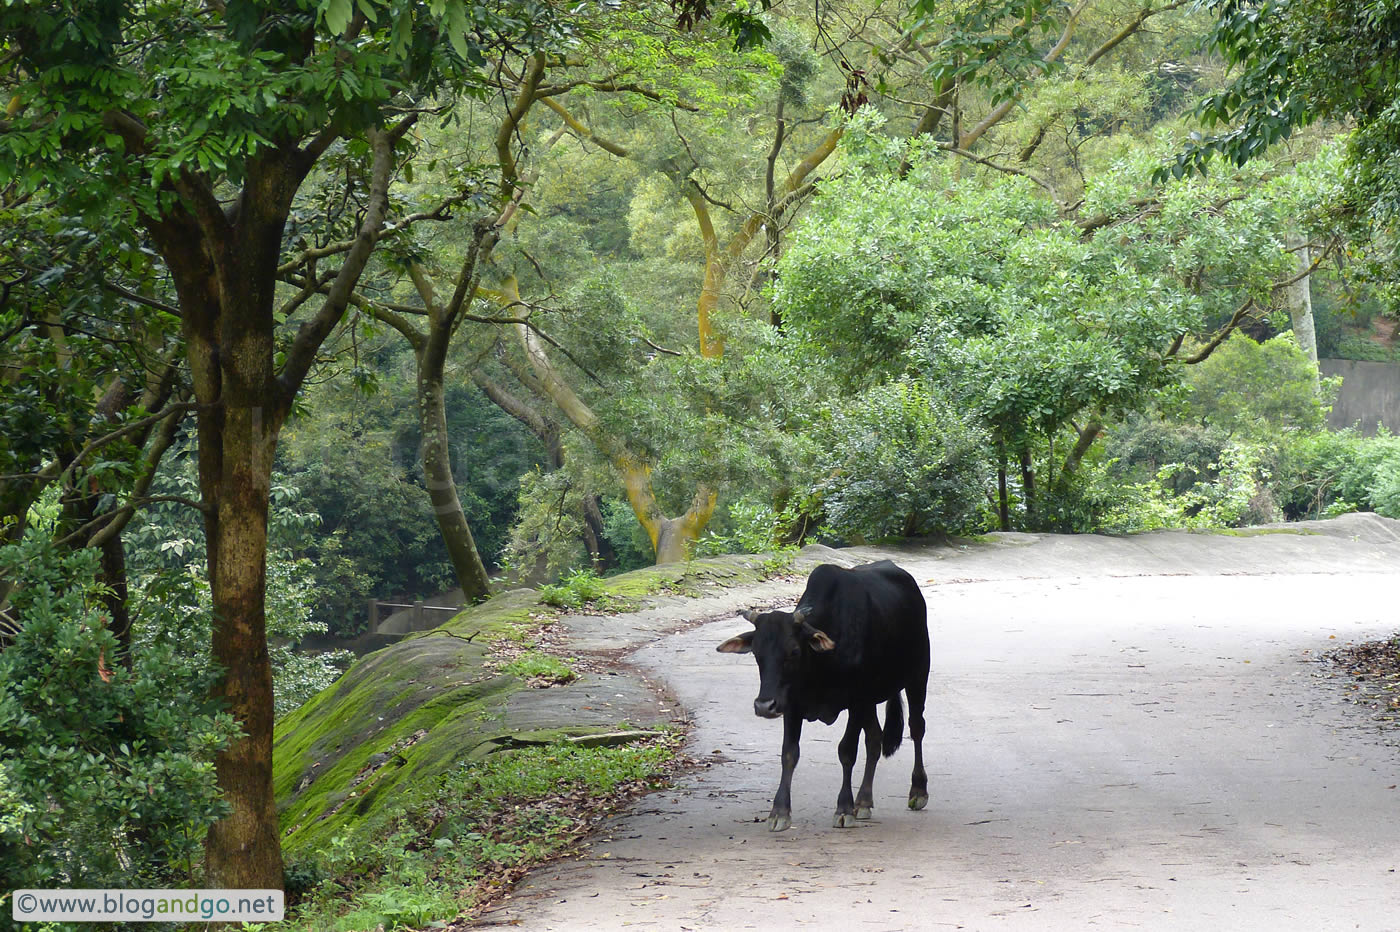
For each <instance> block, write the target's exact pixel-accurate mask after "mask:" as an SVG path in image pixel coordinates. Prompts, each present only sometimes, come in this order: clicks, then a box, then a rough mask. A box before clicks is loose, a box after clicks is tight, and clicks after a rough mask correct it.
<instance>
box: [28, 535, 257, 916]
mask: <svg viewBox="0 0 1400 932" xmlns="http://www.w3.org/2000/svg"><path fill="white" fill-rule="evenodd" d="M96 565H97V554H96V553H95V552H94V551H90V550H85V551H79V552H77V553H72V554H66V555H65V554H62V553H60V552H59V551H57V550H56V549H55V548H54V547H53V546H52V545H51V544H49V543H47V542H46V541H45V540H43V539H42V538H41V537H39V536H37V535H32V534H31V535H30V536H28V537H26V538H25V539H24V540H23V541H22V542H20V543H18V544H14V545H10V546H8V547H5V548H3V549H2V550H0V572H3V573H4V574H5V575H6V576H7V577H10V578H14V579H16V580H17V583H18V585H17V588H16V589H15V592H14V594H13V598H12V602H11V605H10V607H9V609H8V611H9V613H10V614H11V616H12V617H13V618H15V619H16V620H17V621H18V624H19V627H20V631H19V634H18V635H17V636H16V637H15V639H14V641H13V643H11V644H10V645H9V646H8V647H6V649H5V650H4V651H3V652H0V776H2V777H3V785H0V795H3V796H7V797H8V798H9V801H10V802H9V804H8V805H4V806H0V811H3V812H4V817H3V818H0V865H3V868H0V872H2V876H3V879H0V884H3V885H4V886H5V887H6V889H14V888H16V887H26V886H27V887H60V886H62V887H165V886H177V885H187V884H190V883H192V882H195V865H196V864H197V863H198V860H199V856H200V851H201V847H200V843H201V839H202V834H203V831H204V829H205V827H206V826H208V825H209V824H210V823H211V822H213V821H214V820H215V819H218V818H220V817H222V816H223V815H224V814H225V807H224V806H223V804H222V803H221V801H220V799H219V792H218V788H217V786H216V784H215V777H214V770H213V757H214V754H215V753H216V752H217V751H219V750H220V749H221V748H223V747H225V746H227V744H228V743H229V742H230V741H231V740H233V738H234V737H235V736H236V734H237V727H236V725H235V724H234V722H233V721H232V719H231V718H230V717H229V716H227V715H224V714H222V713H220V712H219V710H218V709H217V708H216V707H215V706H214V705H213V704H212V703H211V702H210V701H209V700H208V699H207V698H206V696H207V694H208V688H209V685H210V679H211V674H210V672H209V671H208V670H207V669H206V670H199V669H192V668H191V666H190V665H189V664H188V663H186V662H185V660H184V658H182V657H181V656H180V655H179V653H178V651H176V650H175V649H173V648H172V646H171V645H168V644H166V645H162V644H148V645H143V646H142V648H141V649H140V650H139V651H137V652H136V653H135V655H134V657H133V664H132V667H131V668H130V669H128V668H127V667H125V666H123V665H122V663H121V661H120V658H119V650H118V646H117V640H116V638H115V637H114V636H113V635H112V633H111V631H110V630H108V628H107V627H106V624H105V619H104V617H103V615H102V614H101V610H100V602H99V600H98V594H99V593H98V589H97V587H96V584H95V583H94V581H93V580H94V578H95V573H96Z"/></svg>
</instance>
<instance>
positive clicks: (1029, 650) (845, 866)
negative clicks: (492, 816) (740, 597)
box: [484, 516, 1400, 932]
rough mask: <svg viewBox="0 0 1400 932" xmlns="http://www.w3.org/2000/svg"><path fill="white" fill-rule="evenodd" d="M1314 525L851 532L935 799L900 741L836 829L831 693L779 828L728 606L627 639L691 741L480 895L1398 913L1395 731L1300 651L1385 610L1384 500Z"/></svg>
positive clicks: (872, 916) (558, 909) (498, 917)
mask: <svg viewBox="0 0 1400 932" xmlns="http://www.w3.org/2000/svg"><path fill="white" fill-rule="evenodd" d="M1317 527H1318V528H1321V533H1318V534H1316V535H1315V536H1298V535H1292V534H1289V535H1282V534H1280V535H1265V536H1262V537H1257V538H1248V539H1241V538H1233V537H1206V536H1201V535H1187V534H1179V533H1177V534H1158V535H1148V536H1145V537H1133V538H1128V539H1110V538H1063V537H1049V536H1046V537H1039V536H1033V535H1007V536H998V542H997V543H995V544H992V545H979V546H972V547H968V548H962V549H957V548H948V547H928V548H909V549H906V550H903V551H900V552H897V553H890V552H887V551H877V550H873V549H871V550H866V551H858V552H855V553H854V554H853V555H854V556H856V557H859V558H874V557H878V556H883V555H888V556H891V557H892V558H893V559H895V560H896V561H897V562H899V563H900V564H901V565H903V566H905V567H906V568H907V569H909V570H910V571H911V572H912V573H913V574H914V576H915V578H916V579H917V580H919V582H920V584H921V586H922V587H923V589H924V593H925V595H926V597H927V599H928V605H929V617H930V631H931V635H932V644H933V673H932V678H931V682H930V689H929V709H928V722H929V733H928V737H927V739H926V748H925V750H926V758H927V761H928V770H929V789H930V800H929V804H928V808H927V809H925V810H924V811H922V812H911V811H908V810H907V809H906V808H905V804H904V798H905V796H906V794H907V792H908V787H909V771H910V768H911V766H912V751H911V749H910V746H909V743H908V741H906V742H905V744H904V746H903V747H902V748H901V749H900V751H899V752H898V753H897V754H896V755H895V756H894V757H893V758H891V759H889V760H885V761H882V762H881V764H880V768H879V771H878V773H877V775H876V782H875V800H876V809H875V818H874V819H873V820H872V821H871V822H869V823H864V824H861V825H859V826H858V827H856V828H852V829H835V828H832V826H831V819H832V812H833V810H834V808H835V802H836V793H837V790H838V788H839V786H840V771H839V766H838V764H837V761H836V747H835V743H836V740H837V739H838V738H839V737H840V733H841V726H842V724H843V723H844V719H843V720H842V721H841V722H838V723H837V725H835V726H830V727H827V726H823V725H821V724H820V723H813V724H809V725H807V727H806V729H805V731H804V736H803V742H802V761H801V763H800V764H799V766H798V768H797V774H796V777H795V779H794V786H793V823H792V828H791V829H790V830H788V831H786V832H782V833H776V834H774V833H770V832H768V831H767V827H766V825H765V823H764V820H765V819H766V817H767V814H768V807H769V804H770V802H771V798H772V793H773V791H774V789H775V787H776V785H777V780H778V773H779V761H778V749H779V744H780V742H781V723H780V722H778V721H768V720H763V719H759V718H756V717H755V716H754V715H753V713H752V700H753V696H754V694H755V693H756V691H757V686H758V674H757V670H756V668H755V666H754V664H753V661H752V660H751V659H750V658H749V657H746V656H735V655H723V654H717V653H715V651H714V646H715V645H716V644H718V643H719V642H720V641H721V640H723V639H724V638H725V637H727V636H729V635H731V634H734V633H737V632H739V631H741V630H744V629H745V627H746V625H745V623H744V622H743V621H742V620H741V619H739V618H737V617H730V618H726V619H722V620H715V621H710V622H707V623H704V624H699V625H696V626H692V627H690V628H689V629H688V630H684V631H681V632H680V633H677V634H674V635H671V636H669V637H665V638H663V639H660V640H657V641H655V642H654V643H652V644H650V645H648V646H646V647H644V648H643V649H641V650H639V651H638V652H637V653H636V654H635V655H634V657H633V660H634V661H635V662H636V663H638V664H640V665H642V666H643V667H644V668H645V669H646V670H647V672H648V673H649V674H650V675H652V676H654V677H656V678H659V679H662V680H664V681H665V682H666V683H667V684H668V685H669V687H670V688H671V690H672V691H673V692H674V694H675V696H676V697H677V698H678V699H679V700H680V702H681V703H682V704H683V705H684V706H685V707H686V708H687V709H688V710H689V711H690V713H691V714H692V715H693V717H694V732H693V733H694V743H693V745H692V752H693V753H694V754H695V755H696V756H697V757H701V758H704V759H705V760H707V761H708V766H706V767H704V768H702V769H700V770H699V771H697V772H696V773H694V774H692V775H690V776H688V777H686V778H684V779H683V780H682V781H681V783H680V784H679V785H678V786H677V787H676V788H675V789H674V790H673V791H671V792H667V793H663V794H657V795H653V796H650V797H648V798H646V799H644V800H642V801H641V802H639V803H638V805H637V806H636V807H635V809H634V810H633V811H631V812H630V813H628V814H626V815H625V816H623V817H620V818H618V819H616V820H614V821H613V822H611V823H610V824H609V825H608V826H607V827H606V829H605V831H604V832H602V833H600V834H599V835H598V836H596V837H595V838H594V839H593V840H592V843H591V845H590V846H589V847H588V848H587V849H586V852H585V854H584V855H583V856H582V857H581V858H579V859H577V860H571V861H565V862H559V863H557V864H555V865H552V866H550V867H547V868H545V869H543V870H542V871H540V872H538V873H536V874H535V875H534V876H532V878H531V879H530V880H528V881H527V882H526V883H524V884H523V885H522V886H521V887H520V888H519V889H518V890H517V892H516V893H515V895H514V896H513V897H512V898H511V899H510V900H509V901H507V903H506V904H504V905H503V906H502V907H501V908H499V909H497V910H496V911H494V912H493V913H491V914H490V915H489V916H488V917H486V918H485V920H484V923H485V924H504V923H508V924H511V925H513V926H516V927H519V928H525V929H539V930H545V929H624V928H637V929H663V930H683V929H697V930H699V929H724V930H731V929H802V928H810V929H839V930H850V932H855V930H872V932H873V930H902V929H1016V930H1020V929H1025V930H1032V929H1033V930H1060V929H1063V930H1077V929H1148V930H1153V929H1172V930H1176V929H1184V930H1250V929H1260V930H1270V932H1280V930H1309V932H1312V930H1333V929H1337V930H1341V929H1362V930H1369V932H1379V930H1400V873H1397V872H1400V789H1397V786H1398V785H1400V751H1397V748H1396V745H1395V740H1396V734H1395V733H1391V734H1389V735H1387V734H1386V733H1385V732H1382V731H1380V730H1379V729H1378V727H1377V726H1376V725H1375V724H1374V723H1373V722H1372V721H1371V719H1370V718H1369V716H1368V715H1367V713H1366V712H1365V711H1364V710H1360V709H1357V708H1356V707H1354V706H1350V705H1348V704H1347V703H1346V702H1344V701H1343V699H1342V690H1341V689H1340V687H1339V686H1338V685H1336V684H1335V683H1328V682H1325V681H1323V680H1321V679H1320V678H1319V677H1320V676H1321V675H1322V674H1323V673H1324V672H1328V668H1326V667H1324V665H1321V664H1319V663H1317V662H1316V660H1315V658H1316V657H1317V655H1318V654H1319V653H1321V652H1324V651H1327V650H1329V649H1331V648H1334V647H1336V646H1338V645H1340V644H1344V643H1346V642H1348V641H1363V640H1369V639H1374V638H1379V637H1384V636H1387V635H1390V634H1392V633H1394V632H1395V631H1396V630H1397V629H1400V535H1397V534H1396V531H1395V528H1396V527H1400V524H1397V523H1395V522H1385V521H1384V520H1383V519H1377V518H1374V517H1369V516H1367V517H1355V518H1352V519H1347V520H1345V521H1341V522H1328V523H1325V524H1321V525H1318V526H1317ZM843 553H846V554H848V555H851V554H852V552H850V551H845V552H843ZM797 588H800V584H799V586H798V587H797ZM795 595H796V590H794V594H793V596H794V599H795Z"/></svg>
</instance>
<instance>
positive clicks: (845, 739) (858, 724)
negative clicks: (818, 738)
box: [831, 706, 875, 828]
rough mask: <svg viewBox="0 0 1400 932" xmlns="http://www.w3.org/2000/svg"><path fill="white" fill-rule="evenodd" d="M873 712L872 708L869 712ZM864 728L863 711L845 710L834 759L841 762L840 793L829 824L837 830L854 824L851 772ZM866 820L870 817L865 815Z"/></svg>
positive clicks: (855, 708) (854, 708)
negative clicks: (843, 732)
mask: <svg viewBox="0 0 1400 932" xmlns="http://www.w3.org/2000/svg"><path fill="white" fill-rule="evenodd" d="M874 711H875V710H874V709H873V708H872V709H871V712H872V713H873V712H874ZM864 726H865V710H864V709H862V708H860V707H858V706H857V707H852V708H850V709H847V710H846V733H845V734H844V735H842V736H841V742H840V743H839V744H837V745H836V758H837V760H839V761H841V792H840V794H838V795H837V797H836V816H835V818H833V819H832V820H831V824H832V825H834V826H835V827H837V828H850V827H851V826H852V825H855V824H856V802H855V799H854V797H852V796H851V771H852V769H854V768H855V765H856V746H857V745H858V744H859V743H860V731H861V729H862V728H863V727H864ZM862 789H864V787H862ZM867 811H868V810H867ZM866 818H870V816H869V815H868V814H867V815H866Z"/></svg>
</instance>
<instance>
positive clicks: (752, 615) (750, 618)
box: [744, 609, 758, 625]
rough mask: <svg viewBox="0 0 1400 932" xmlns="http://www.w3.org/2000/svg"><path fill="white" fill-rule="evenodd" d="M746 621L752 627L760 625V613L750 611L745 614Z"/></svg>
mask: <svg viewBox="0 0 1400 932" xmlns="http://www.w3.org/2000/svg"><path fill="white" fill-rule="evenodd" d="M744 620H745V621H747V622H748V623H749V624H751V625H756V624H758V612H756V611H754V610H753V609H749V610H748V611H747V612H744Z"/></svg>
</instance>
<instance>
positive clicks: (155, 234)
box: [0, 0, 555, 888]
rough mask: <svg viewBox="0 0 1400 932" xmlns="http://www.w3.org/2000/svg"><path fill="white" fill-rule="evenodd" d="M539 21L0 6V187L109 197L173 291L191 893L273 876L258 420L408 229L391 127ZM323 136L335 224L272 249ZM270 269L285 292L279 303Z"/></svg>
mask: <svg viewBox="0 0 1400 932" xmlns="http://www.w3.org/2000/svg"><path fill="white" fill-rule="evenodd" d="M554 19H555V18H554V16H553V11H552V10H551V8H549V7H548V6H545V5H543V4H535V3H530V2H526V3H523V4H521V5H519V6H513V5H502V6H499V7H494V8H490V9H488V8H486V7H483V6H480V5H473V4H468V3H466V2H464V0H435V2H433V3H430V4H429V3H389V2H382V0H360V2H359V3H357V4H353V5H352V3H350V2H349V0H319V2H310V0H304V2H301V3H298V4H295V5H293V6H291V7H288V6H287V5H286V4H279V3H271V2H267V0H230V2H227V3H223V2H221V3H211V4H208V5H206V6H194V5H190V4H187V3H183V2H179V0H167V2H158V3H153V4H140V5H137V4H127V3H121V2H114V3H102V4H88V3H58V4H55V3H48V2H44V0H28V2H21V3H14V4H10V5H9V6H6V7H5V8H4V9H3V10H0V43H3V45H4V46H5V47H6V48H7V49H8V50H9V51H8V54H7V55H6V57H5V58H4V63H3V65H0V67H3V69H4V71H3V80H4V83H5V89H6V90H7V91H9V95H8V96H9V98H10V103H9V106H8V107H7V113H6V119H5V120H4V124H3V127H0V128H3V130H4V132H3V135H0V139H3V141H0V185H3V186H6V187H12V188H13V189H14V190H16V191H19V192H21V193H23V192H30V191H45V192H58V193H64V192H74V193H86V194H88V195H92V194H94V193H96V194H97V195H98V196H102V197H107V198H111V199H113V200H115V201H116V202H118V203H120V204H122V205H124V206H125V209H126V211H127V213H128V216H129V217H130V218H131V222H132V224H133V225H134V226H139V227H140V228H141V229H142V230H143V231H144V234H145V235H146V236H148V237H149V238H150V242H151V243H152V244H153V245H154V247H155V250H156V251H157V252H158V253H159V254H160V256H161V258H162V259H163V261H164V264H165V266H166V268H167V270H168V273H169V275H170V277H171V280H172V282H173V286H174V291H175V293H176V295H177V296H178V314H179V317H180V324H181V335H182V338H183V341H184V358H185V363H186V365H187V367H188V371H189V375H190V378H191V381H192V383H193V391H194V400H195V401H196V402H197V403H198V406H199V408H198V414H197V418H198V441H199V484H200V493H201V507H202V510H203V513H204V521H205V528H206V542H207V559H208V564H209V578H210V583H211V587H212V592H213V608H214V614H215V623H214V628H213V633H212V651H211V654H212V659H213V661H214V662H215V663H216V664H217V665H219V667H220V668H221V670H222V673H221V675H220V678H219V680H218V681H217V685H216V687H215V692H216V695H217V696H218V697H219V698H221V699H223V700H224V701H225V702H226V703H227V705H228V708H229V711H230V712H232V713H233V715H234V716H235V718H236V719H237V721H238V723H239V725H240V727H241V728H242V730H243V736H242V738H240V739H239V740H238V741H236V742H234V743H233V744H232V745H231V746H230V747H229V748H228V749H226V750H225V751H223V752H221V753H220V754H219V756H218V758H217V760H216V770H217V774H218V779H219V785H220V787H221V788H222V790H223V792H224V794H225V798H226V799H227V800H228V802H229V803H230V804H231V812H230V814H229V815H228V816H227V817H226V818H224V819H223V820H221V821H219V822H217V823H216V824H215V825H214V826H213V827H212V828H211V830H210V831H209V834H208V837H207V840H206V844H205V851H206V865H205V867H206V882H207V883H208V884H209V885H211V886H219V887H230V888H250V887H253V888H256V887H280V886H281V884H282V869H281V868H282V865H281V854H280V845H279V842H278V838H279V833H278V826H277V814H276V809H275V805H274V800H273V795H272V721H273V704H272V684H271V668H270V665H269V657H268V647H267V638H266V616H265V604H264V595H265V585H266V553H267V514H268V496H269V486H270V475H271V469H272V459H273V452H274V449H275V446H276V443H277V437H278V433H279V431H280V429H281V427H282V425H283V423H284V422H285V420H286V418H287V415H288V413H289V412H290V409H291V406H292V403H293V400H294V399H295V397H296V394H297V391H298V389H299V387H300V386H301V384H302V382H303V381H304V380H305V378H306V376H307V374H308V372H309V371H310V370H311V368H312V366H313V365H314V364H315V362H316V359H317V353H318V351H319V349H320V347H321V345H322V344H323V342H324V341H325V340H326V339H327V337H328V336H329V335H330V334H331V332H332V331H333V330H334V328H335V327H336V325H337V324H338V323H339V322H340V320H341V318H342V316H343V315H344V312H345V309H346V306H347V304H348V302H349V300H350V296H351V294H352V292H353V289H354V287H355V285H356V284H357V282H358V281H359V279H360V277H361V275H362V274H363V272H364V269H365V267H366V265H367V263H368V261H369V259H370V257H371V255H372V254H373V252H374V250H375V248H376V246H377V245H378V244H379V243H380V242H381V241H382V240H384V239H385V238H386V237H389V236H392V235H393V234H394V233H395V232H398V231H400V230H402V229H404V228H405V227H406V226H408V225H409V224H410V223H412V222H413V219H414V218H413V216H412V215H407V216H402V217H398V218H394V217H392V216H391V212H392V205H391V199H390V194H389V192H390V186H391V184H392V182H393V180H394V177H395V171H396V168H397V166H398V160H399V158H400V153H401V152H402V146H403V145H404V141H405V138H406V137H407V135H408V134H409V132H410V131H411V130H412V128H413V126H414V124H415V123H416V122H417V121H418V119H419V118H420V117H421V115H422V114H424V113H425V112H429V111H437V110H440V109H441V108H442V107H443V106H444V105H447V106H450V103H451V101H452V100H453V99H454V97H456V96H458V95H460V94H462V93H466V92H470V91H472V90H473V89H475V88H477V87H479V86H480V75H479V73H478V71H477V67H478V66H479V65H481V64H482V63H483V62H484V61H485V60H486V52H487V51H488V50H490V49H492V48H495V47H499V46H502V45H508V44H515V43H521V44H523V45H525V46H527V47H528V46H530V45H532V44H535V43H537V42H539V41H542V40H543V38H544V37H546V36H547V35H549V34H551V33H552V32H553V31H554V29H555V27H554ZM332 152H336V153H342V152H343V153H345V154H347V156H348V159H349V162H350V163H351V164H349V165H348V167H347V170H346V174H345V182H344V188H343V200H342V203H344V204H349V205H353V207H352V208H351V209H350V211H349V212H350V213H351V215H352V216H353V227H354V229H353V235H352V236H350V237H349V238H348V239H347V240H345V241H339V242H321V243H315V244H308V243H293V242H288V239H287V235H286V234H287V229H288V218H289V216H290V215H291V212H292V210H293V208H294V205H295V204H296V203H297V199H298V196H299V195H300V194H302V193H303V191H304V188H305V187H306V185H307V183H308V179H310V178H311V177H312V176H313V175H314V174H315V173H316V172H317V171H318V166H319V165H320V164H321V163H322V162H323V160H325V159H326V158H327V156H328V154H329V153H332ZM289 263H290V264H291V265H292V266H293V267H300V268H302V269H304V270H305V272H306V275H305V285H304V286H303V287H302V288H301V289H299V290H298V291H296V292H295V293H294V294H291V295H282V296H281V297H282V298H283V299H284V300H281V301H280V302H279V293H278V287H277V286H278V279H279V268H285V267H286V266H287V265H288V264H289ZM318 295H319V296H320V300H319V303H314V302H313V299H314V298H316V297H317V296H318ZM313 304H314V306H313Z"/></svg>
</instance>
